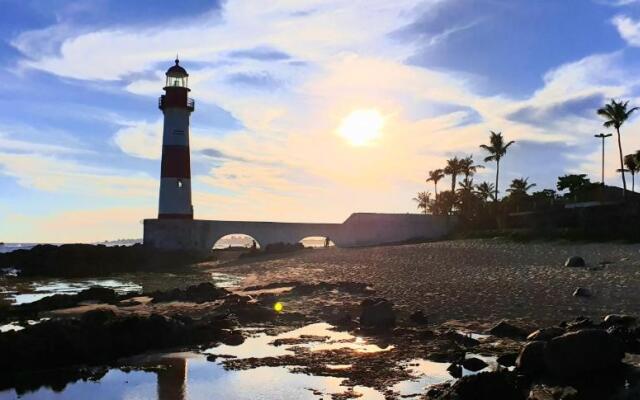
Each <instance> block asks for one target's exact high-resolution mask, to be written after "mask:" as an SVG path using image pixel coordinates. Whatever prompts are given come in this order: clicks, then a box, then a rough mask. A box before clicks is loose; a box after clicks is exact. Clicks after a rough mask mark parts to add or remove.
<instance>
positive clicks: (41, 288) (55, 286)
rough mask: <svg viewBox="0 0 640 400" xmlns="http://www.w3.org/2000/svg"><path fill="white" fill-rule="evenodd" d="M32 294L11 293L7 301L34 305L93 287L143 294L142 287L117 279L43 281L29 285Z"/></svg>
mask: <svg viewBox="0 0 640 400" xmlns="http://www.w3.org/2000/svg"><path fill="white" fill-rule="evenodd" d="M29 286H30V289H29V291H30V293H15V292H14V293H11V294H9V296H8V297H7V299H8V300H9V301H11V302H13V303H14V304H25V303H32V302H34V301H37V300H40V299H43V298H45V297H49V296H53V295H55V294H77V293H80V292H81V291H83V290H85V289H89V288H90V287H92V286H100V287H104V288H109V289H113V290H115V291H116V292H117V293H119V294H124V293H130V292H141V291H142V286H140V285H138V284H136V283H134V282H129V281H126V282H125V281H119V280H116V279H90V280H77V281H62V280H56V281H41V282H38V281H36V282H32V283H30V284H29Z"/></svg>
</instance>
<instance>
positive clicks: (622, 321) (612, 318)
mask: <svg viewBox="0 0 640 400" xmlns="http://www.w3.org/2000/svg"><path fill="white" fill-rule="evenodd" d="M635 323H636V318H635V317H633V316H631V315H622V314H609V315H607V316H606V317H604V326H605V327H607V328H608V327H611V326H623V327H630V326H632V325H635Z"/></svg>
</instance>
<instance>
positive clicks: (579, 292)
mask: <svg viewBox="0 0 640 400" xmlns="http://www.w3.org/2000/svg"><path fill="white" fill-rule="evenodd" d="M573 295H574V296H575V297H591V291H590V290H589V289H586V288H583V287H579V288H576V290H574V291H573Z"/></svg>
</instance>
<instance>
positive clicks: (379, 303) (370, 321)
mask: <svg viewBox="0 0 640 400" xmlns="http://www.w3.org/2000/svg"><path fill="white" fill-rule="evenodd" d="M360 306H361V308H362V311H361V313H360V325H361V326H362V327H365V328H375V329H390V328H393V327H394V326H395V324H396V314H395V312H394V311H393V304H392V303H391V302H390V301H388V300H386V299H382V298H372V299H365V300H363V301H362V303H361V304H360Z"/></svg>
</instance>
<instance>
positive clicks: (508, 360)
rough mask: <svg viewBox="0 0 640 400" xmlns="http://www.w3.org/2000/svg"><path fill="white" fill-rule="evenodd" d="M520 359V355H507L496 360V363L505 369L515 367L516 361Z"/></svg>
mask: <svg viewBox="0 0 640 400" xmlns="http://www.w3.org/2000/svg"><path fill="white" fill-rule="evenodd" d="M517 358H518V353H507V354H503V355H501V356H498V358H496V362H497V363H498V364H500V365H502V366H503V367H513V366H515V365H516V359H517Z"/></svg>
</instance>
